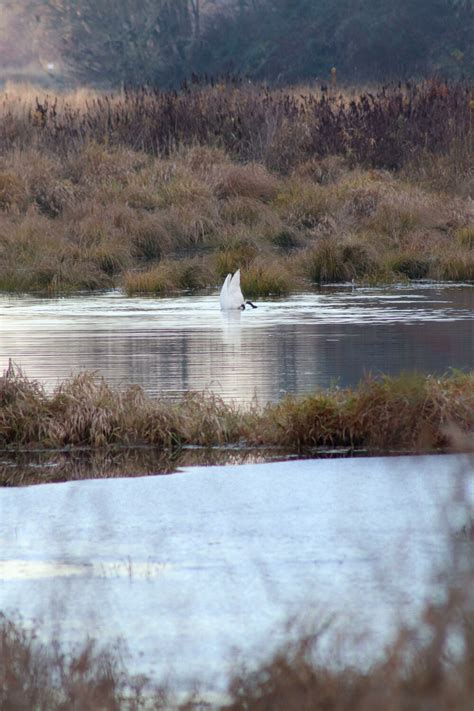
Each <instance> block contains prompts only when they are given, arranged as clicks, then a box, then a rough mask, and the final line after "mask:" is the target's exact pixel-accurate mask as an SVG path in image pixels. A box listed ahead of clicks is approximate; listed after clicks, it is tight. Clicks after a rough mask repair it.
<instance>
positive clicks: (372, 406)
mask: <svg viewBox="0 0 474 711" xmlns="http://www.w3.org/2000/svg"><path fill="white" fill-rule="evenodd" d="M473 423H474V375H473V374H463V373H452V374H448V375H446V376H443V377H440V378H437V377H431V376H427V377H425V376H421V375H401V376H398V377H388V376H386V377H382V378H379V379H372V378H370V377H368V378H366V379H365V380H364V381H363V382H361V383H360V385H359V386H358V387H357V388H355V389H339V388H333V389H331V390H328V391H325V392H319V393H315V394H314V395H309V396H304V397H286V398H285V399H283V400H282V401H281V402H279V403H275V404H268V405H266V406H263V407H262V406H258V405H257V404H254V405H252V406H250V407H245V408H244V407H238V406H237V405H234V404H228V403H225V402H224V401H222V400H221V399H220V398H219V397H217V396H216V395H214V394H212V393H192V392H191V393H188V394H186V395H185V396H184V397H183V398H182V400H181V401H180V402H177V403H169V402H166V401H165V400H163V399H151V398H149V397H148V396H147V395H146V394H145V393H144V392H143V390H141V389H140V388H139V387H137V386H132V387H129V388H127V389H126V390H123V391H115V390H113V389H111V388H110V387H109V386H108V385H107V383H106V382H105V381H104V380H103V379H102V378H100V377H99V376H98V375H97V374H94V373H81V374H80V375H78V376H76V377H73V378H71V379H70V380H68V381H66V382H64V383H62V384H61V385H60V386H58V387H57V388H56V390H55V391H54V392H53V393H51V394H47V393H46V392H45V391H44V389H43V388H42V386H41V385H40V384H39V383H38V382H36V381H32V380H29V379H28V378H26V377H25V376H24V375H23V374H22V373H21V372H20V371H18V370H17V369H15V368H14V367H13V366H10V368H9V369H8V371H6V373H5V374H4V375H3V377H2V378H1V379H0V446H1V447H3V448H4V449H6V448H25V447H26V448H28V447H29V448H33V447H38V446H40V447H43V448H49V449H58V448H65V447H66V448H72V449H73V448H77V447H88V448H92V449H100V448H106V447H113V446H117V445H124V446H127V447H135V446H141V445H152V446H154V447H156V448H159V449H162V450H170V451H172V450H176V449H178V448H180V447H182V446H184V445H201V446H205V447H211V446H221V445H243V444H245V445H247V446H252V445H258V446H282V447H285V448H286V450H287V451H293V452H301V451H304V450H305V449H306V448H314V447H327V446H331V447H333V446H334V447H349V448H352V447H353V448H365V449H367V450H369V451H378V452H386V451H392V450H402V451H410V452H419V451H423V452H427V451H440V450H446V449H449V448H450V447H452V446H454V444H455V440H456V438H454V440H453V437H454V435H453V432H455V433H458V434H457V436H459V434H464V435H465V437H466V438H469V437H472V433H473V429H474V427H473ZM466 441H467V440H466Z"/></svg>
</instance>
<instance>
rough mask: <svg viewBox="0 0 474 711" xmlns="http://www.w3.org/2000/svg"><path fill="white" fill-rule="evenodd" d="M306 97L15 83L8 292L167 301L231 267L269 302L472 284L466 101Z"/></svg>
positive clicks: (0, 172) (6, 231) (2, 113)
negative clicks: (51, 89) (60, 93)
mask: <svg viewBox="0 0 474 711" xmlns="http://www.w3.org/2000/svg"><path fill="white" fill-rule="evenodd" d="M304 91H305V92H306V93H303V94H302V95H299V94H297V93H295V92H294V91H291V92H289V93H288V96H287V95H286V94H285V92H283V91H280V90H279V91H273V92H271V91H269V90H264V89H260V88H258V87H252V86H250V87H247V88H246V87H243V86H236V85H234V84H231V85H229V86H227V85H217V86H214V87H197V88H195V89H193V90H186V91H183V92H182V93H178V94H174V93H173V94H161V93H159V92H147V91H143V92H137V93H132V94H119V95H117V96H110V97H106V96H102V95H100V94H93V93H92V94H91V93H89V94H85V93H84V92H77V93H76V94H74V95H71V96H65V97H55V98H54V97H47V96H44V95H35V94H33V93H28V92H27V91H25V90H23V91H16V89H15V88H14V87H12V88H10V89H9V91H8V92H6V93H5V94H4V97H3V103H2V104H1V106H0V136H1V137H2V145H3V147H4V150H3V153H2V156H1V157H0V289H1V290H3V291H16V292H31V291H37V292H43V293H61V292H67V291H75V290H82V289H107V288H110V287H114V286H124V287H125V289H126V291H127V293H129V294H132V293H145V292H149V293H155V294H164V293H167V292H170V291H176V290H181V289H199V288H203V287H216V286H218V285H219V284H220V283H221V280H222V277H223V275H224V276H225V274H226V273H227V272H228V271H232V270H234V269H236V268H237V267H240V268H241V269H242V277H243V279H246V280H247V281H248V286H249V289H251V291H252V294H253V295H262V296H264V295H267V294H275V295H281V294H285V293H287V292H288V291H291V290H296V289H301V288H308V287H309V286H310V285H311V284H312V283H322V282H334V281H336V282H337V281H347V280H352V279H355V280H357V281H369V282H374V281H390V280H400V279H419V278H429V279H436V280H456V281H462V280H472V279H473V274H474V253H473V239H472V234H474V208H473V202H472V196H473V195H474V193H473V184H474V183H473V175H472V145H473V143H472V133H469V132H470V131H471V124H470V123H469V106H468V104H469V102H468V94H467V93H466V91H465V89H464V88H463V87H461V86H447V85H444V84H437V83H433V82H432V83H427V84H423V85H420V86H411V87H408V88H407V87H404V88H399V89H397V88H392V89H388V88H386V89H381V90H380V92H378V93H375V94H372V95H370V96H369V95H362V96H360V97H356V96H354V95H352V96H341V97H334V96H329V97H328V96H325V95H322V96H317V95H315V94H314V92H311V91H310V90H308V89H305V90H304ZM216 122H217V123H216ZM440 126H443V127H444V129H443V131H441V130H440ZM448 128H449V130H448Z"/></svg>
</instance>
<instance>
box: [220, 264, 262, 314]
mask: <svg viewBox="0 0 474 711" xmlns="http://www.w3.org/2000/svg"><path fill="white" fill-rule="evenodd" d="M219 300H220V303H221V309H222V311H228V310H230V309H241V310H242V311H244V309H245V304H248V305H249V306H251V307H252V308H253V309H256V308H257V307H256V306H255V304H252V302H251V301H246V300H245V299H244V295H243V294H242V290H241V288H240V269H237V271H236V272H235V274H234V275H233V276H232V274H227V276H226V278H225V281H224V283H223V285H222V289H221V293H220V297H219Z"/></svg>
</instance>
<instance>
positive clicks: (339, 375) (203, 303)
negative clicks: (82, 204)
mask: <svg viewBox="0 0 474 711" xmlns="http://www.w3.org/2000/svg"><path fill="white" fill-rule="evenodd" d="M257 305H258V309H256V310H253V309H247V310H245V311H244V312H240V311H238V312H235V313H232V314H229V313H222V312H221V311H220V309H219V300H218V294H217V293H213V294H206V295H184V296H178V297H173V298H161V299H158V298H126V297H125V296H124V295H123V294H122V293H121V292H120V291H114V292H110V293H105V294H100V295H80V296H73V297H68V298H35V297H31V296H24V297H16V296H15V297H14V296H11V297H9V296H5V295H3V296H1V297H0V334H1V337H0V367H1V366H2V365H6V364H7V362H8V358H12V359H13V361H14V362H15V363H17V364H18V365H19V366H21V367H22V368H23V370H24V372H25V373H26V374H27V375H28V376H29V377H32V378H38V379H39V380H41V381H42V382H43V383H45V385H46V386H47V387H48V388H52V387H53V386H54V385H55V384H56V383H57V382H59V381H61V380H62V379H64V378H65V377H67V376H69V375H70V374H71V373H75V372H77V371H79V370H84V369H86V370H97V371H99V372H100V373H101V374H103V375H104V376H105V377H106V379H107V380H108V381H109V382H110V383H111V384H113V385H114V386H118V387H122V386H125V385H128V384H130V383H138V384H139V385H141V386H142V387H143V388H144V389H145V390H146V391H147V392H148V393H150V394H152V395H156V394H158V393H160V394H162V395H163V396H165V397H167V398H171V399H175V398H178V397H179V396H180V395H181V394H182V393H183V392H185V391H186V390H203V389H210V390H212V391H214V392H216V393H218V394H219V395H221V396H222V397H223V398H224V399H226V400H234V401H236V402H249V401H250V400H252V399H253V398H257V399H258V401H259V402H261V403H265V402H267V401H276V400H278V399H280V398H281V397H282V396H284V395H285V394H286V393H295V394H300V393H307V392H312V391H314V389H315V388H325V387H328V386H329V385H331V384H333V383H337V384H339V385H341V386H346V385H356V384H357V382H358V381H359V380H360V379H361V378H362V377H363V376H364V375H365V374H367V373H372V374H374V375H377V374H378V373H381V372H383V373H389V374H397V373H400V372H402V371H410V372H412V371H415V370H416V371H419V372H422V373H437V374H442V373H444V372H446V371H447V370H448V369H449V368H461V369H467V370H472V369H474V328H473V321H472V319H473V315H474V287H473V286H469V285H456V286H454V285H453V286H450V285H436V284H417V285H399V286H391V287H387V288H381V287H377V288H375V287H374V288H357V289H353V288H351V287H347V286H346V287H345V286H342V287H331V288H324V289H320V290H319V291H315V292H312V293H304V294H296V295H294V296H291V297H289V298H285V299H275V300H271V299H262V300H260V301H257Z"/></svg>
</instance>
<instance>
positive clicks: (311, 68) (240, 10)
mask: <svg viewBox="0 0 474 711" xmlns="http://www.w3.org/2000/svg"><path fill="white" fill-rule="evenodd" d="M19 6H20V7H19V8H15V10H16V13H14V11H12V13H13V17H15V14H18V12H19V11H20V10H21V9H23V10H26V18H25V19H26V20H28V19H30V18H32V17H33V18H35V21H34V23H32V24H33V36H34V37H36V42H37V43H38V45H39V46H40V47H41V49H42V53H43V54H44V52H45V47H47V48H49V52H50V54H52V55H53V56H59V57H60V59H61V61H62V63H63V64H64V65H65V68H66V69H67V71H68V74H69V77H70V78H76V79H78V80H80V81H81V82H87V83H94V84H95V85H100V86H104V84H107V85H108V86H109V87H110V86H112V87H117V86H120V85H121V84H123V83H124V84H125V85H127V86H137V85H138V84H143V83H147V84H152V85H158V86H163V85H165V86H170V85H176V83H178V82H180V81H182V79H183V78H185V77H188V78H189V77H191V75H192V73H198V74H203V73H207V74H210V75H216V74H220V73H222V71H229V70H230V71H233V72H239V73H241V74H245V75H247V76H249V77H251V78H252V79H258V80H262V79H264V80H267V81H280V82H288V81H301V80H305V79H314V78H315V77H319V78H326V77H328V76H329V72H330V69H331V67H333V66H336V67H337V68H338V69H339V72H340V74H341V76H342V77H344V80H345V81H352V82H354V81H367V80H369V81H373V80H378V81H380V80H382V81H384V80H386V79H389V78H391V79H393V78H398V77H400V76H402V77H408V76H427V75H433V74H434V73H436V74H438V75H442V76H445V77H446V76H448V77H457V78H460V77H465V76H471V77H472V76H473V74H474V51H473V46H472V37H473V35H474V6H473V4H472V0H400V1H399V2H398V3H397V5H396V6H395V7H394V6H393V3H391V2H390V0H372V1H369V0H357V2H354V1H353V0H226V1H225V2H217V1H216V0H173V1H170V0H153V1H151V0H142V2H140V3H139V5H137V4H136V3H131V2H129V1H128V0H102V1H101V2H100V4H98V3H95V2H94V1H93V0H23V3H22V4H19ZM23 24H26V23H25V21H24V23H23ZM17 44H18V45H20V47H22V46H24V44H25V43H24V42H23V41H22V36H21V35H18V41H17ZM12 49H14V48H12Z"/></svg>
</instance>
